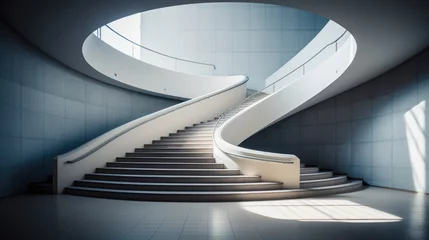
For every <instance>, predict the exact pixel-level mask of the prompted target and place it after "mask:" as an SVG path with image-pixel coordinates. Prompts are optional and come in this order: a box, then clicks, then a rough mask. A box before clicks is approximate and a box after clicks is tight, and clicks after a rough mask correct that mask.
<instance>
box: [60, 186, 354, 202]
mask: <svg viewBox="0 0 429 240" xmlns="http://www.w3.org/2000/svg"><path fill="white" fill-rule="evenodd" d="M360 188H362V185H361V184H360V185H358V184H356V185H352V186H347V187H341V188H336V189H328V190H324V191H307V192H280V193H270V192H268V193H246V194H237V193H230V194H222V195H220V194H204V195H183V194H180V195H177V194H165V195H159V194H139V193H115V192H96V191H91V190H74V189H70V188H67V189H66V191H65V192H66V193H68V194H73V195H79V196H87V197H98V198H111V199H122V200H136V201H166V202H167V201H168V202H179V201H180V202H221V201H263V200H281V199H295V198H303V197H315V196H323V195H330V194H339V193H347V192H351V191H356V190H359V189H360Z"/></svg>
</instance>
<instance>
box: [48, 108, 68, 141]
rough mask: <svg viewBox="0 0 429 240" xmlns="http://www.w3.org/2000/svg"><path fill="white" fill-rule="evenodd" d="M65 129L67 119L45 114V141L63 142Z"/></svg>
mask: <svg viewBox="0 0 429 240" xmlns="http://www.w3.org/2000/svg"><path fill="white" fill-rule="evenodd" d="M65 129H66V128H65V118H62V117H56V116H51V115H46V114H45V116H44V134H43V135H44V139H50V140H63V139H64V136H65Z"/></svg>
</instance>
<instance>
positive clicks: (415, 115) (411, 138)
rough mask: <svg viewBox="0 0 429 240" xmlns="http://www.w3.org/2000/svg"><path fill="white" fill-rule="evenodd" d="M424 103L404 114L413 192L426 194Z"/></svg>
mask: <svg viewBox="0 0 429 240" xmlns="http://www.w3.org/2000/svg"><path fill="white" fill-rule="evenodd" d="M425 110H426V101H422V102H420V103H419V104H417V105H416V106H414V107H413V108H412V109H411V110H409V111H408V112H406V113H405V114H404V118H405V130H406V135H407V144H408V152H409V157H410V158H409V159H410V164H411V170H412V175H413V183H414V190H416V191H417V192H426V177H427V176H426V158H427V155H426V151H427V150H426V139H425V131H426V126H425V121H426V114H425Z"/></svg>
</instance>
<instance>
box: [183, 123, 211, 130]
mask: <svg viewBox="0 0 429 240" xmlns="http://www.w3.org/2000/svg"><path fill="white" fill-rule="evenodd" d="M215 125H216V123H210V124H206V125H202V124H200V125H194V126H190V127H185V129H213V127H214V126H215Z"/></svg>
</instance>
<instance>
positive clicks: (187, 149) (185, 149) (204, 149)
mask: <svg viewBox="0 0 429 240" xmlns="http://www.w3.org/2000/svg"><path fill="white" fill-rule="evenodd" d="M134 151H135V152H147V153H149V152H162V151H166V152H193V153H194V152H213V146H211V147H208V148H207V147H176V148H173V147H169V148H167V147H164V148H155V149H153V148H136V149H134Z"/></svg>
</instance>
